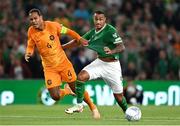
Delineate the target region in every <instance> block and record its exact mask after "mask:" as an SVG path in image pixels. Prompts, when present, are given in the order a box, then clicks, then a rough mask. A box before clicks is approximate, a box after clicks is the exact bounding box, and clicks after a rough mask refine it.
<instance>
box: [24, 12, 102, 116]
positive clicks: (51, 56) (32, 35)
mask: <svg viewBox="0 0 180 126" xmlns="http://www.w3.org/2000/svg"><path fill="white" fill-rule="evenodd" d="M29 19H30V24H31V26H30V27H29V29H28V42H27V49H26V54H25V60H26V61H27V62H28V61H29V58H30V57H31V56H32V55H33V52H34V48H35V46H36V47H37V49H38V52H39V54H40V56H41V59H42V65H43V70H44V76H45V83H46V87H47V89H48V90H49V93H50V95H51V97H52V98H53V99H54V100H56V101H58V100H60V99H61V98H62V97H64V96H65V95H68V94H72V91H73V92H75V93H76V96H77V103H78V104H77V105H76V108H75V110H76V111H77V108H78V112H82V111H83V105H82V102H83V99H84V101H85V102H86V103H87V104H88V105H89V107H90V109H91V111H92V114H93V117H94V118H95V119H98V118H100V114H99V112H98V109H97V107H96V105H94V104H93V103H92V101H91V100H90V97H89V94H88V92H87V91H84V85H83V83H81V82H80V81H78V80H77V77H76V74H75V71H74V68H73V66H72V64H71V62H70V61H69V60H68V58H67V56H66V54H65V52H64V50H63V49H62V46H61V44H60V40H59V38H60V37H61V34H67V35H69V36H71V37H72V38H74V39H76V40H77V41H79V43H80V44H82V45H83V46H86V45H88V41H87V40H85V39H83V38H82V37H81V36H80V35H79V34H78V33H76V32H75V31H73V30H70V29H68V28H66V27H64V26H63V25H61V24H58V23H56V22H51V21H44V20H43V16H42V14H41V12H40V10H39V9H31V10H30V11H29ZM62 81H64V82H67V83H68V84H69V86H70V88H71V89H72V91H70V89H68V88H65V89H60V85H61V83H62Z"/></svg>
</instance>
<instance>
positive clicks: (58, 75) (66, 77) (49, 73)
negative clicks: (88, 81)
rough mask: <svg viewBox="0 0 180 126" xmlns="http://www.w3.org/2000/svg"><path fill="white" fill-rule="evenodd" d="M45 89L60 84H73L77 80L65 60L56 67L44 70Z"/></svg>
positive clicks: (69, 63) (70, 66) (71, 66)
mask: <svg viewBox="0 0 180 126" xmlns="http://www.w3.org/2000/svg"><path fill="white" fill-rule="evenodd" d="M44 76H45V83H46V88H48V89H49V88H53V87H56V86H60V85H61V83H62V82H67V83H68V82H74V81H76V79H77V76H76V73H75V71H74V68H73V65H72V64H71V62H70V61H69V60H68V59H67V60H65V61H64V62H63V64H60V65H59V66H57V67H53V68H52V67H46V68H44Z"/></svg>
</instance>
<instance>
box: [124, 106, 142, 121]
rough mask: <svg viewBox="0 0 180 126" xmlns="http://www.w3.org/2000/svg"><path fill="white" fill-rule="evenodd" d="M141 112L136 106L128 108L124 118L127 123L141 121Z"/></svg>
mask: <svg viewBox="0 0 180 126" xmlns="http://www.w3.org/2000/svg"><path fill="white" fill-rule="evenodd" d="M141 115H142V113H141V110H140V109H139V108H138V107H136V106H131V107H129V108H128V109H127V110H126V112H125V118H126V119H127V120H128V121H138V120H140V119H141Z"/></svg>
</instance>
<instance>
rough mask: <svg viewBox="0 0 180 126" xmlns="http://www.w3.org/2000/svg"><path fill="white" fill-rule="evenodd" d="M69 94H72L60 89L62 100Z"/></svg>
mask: <svg viewBox="0 0 180 126" xmlns="http://www.w3.org/2000/svg"><path fill="white" fill-rule="evenodd" d="M68 94H70V91H69V90H67V89H60V97H61V99H62V98H63V97H64V96H66V95H68Z"/></svg>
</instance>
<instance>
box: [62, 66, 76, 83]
mask: <svg viewBox="0 0 180 126" xmlns="http://www.w3.org/2000/svg"><path fill="white" fill-rule="evenodd" d="M60 74H61V77H62V81H65V82H67V83H71V82H74V81H76V79H77V76H76V73H75V71H74V68H73V66H72V65H70V64H69V65H68V64H66V67H65V68H64V69H63V71H61V73H60Z"/></svg>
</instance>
